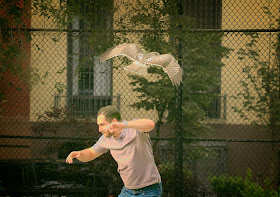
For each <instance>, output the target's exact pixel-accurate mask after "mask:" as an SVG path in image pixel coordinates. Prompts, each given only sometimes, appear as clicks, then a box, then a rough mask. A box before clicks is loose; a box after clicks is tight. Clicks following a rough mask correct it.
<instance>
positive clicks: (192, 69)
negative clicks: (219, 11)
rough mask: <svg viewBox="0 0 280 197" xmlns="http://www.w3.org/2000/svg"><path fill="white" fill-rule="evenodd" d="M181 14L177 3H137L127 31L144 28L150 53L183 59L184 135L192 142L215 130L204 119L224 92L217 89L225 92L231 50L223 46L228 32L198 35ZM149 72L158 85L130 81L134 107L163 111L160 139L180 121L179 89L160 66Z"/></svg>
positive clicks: (142, 38) (144, 40) (140, 79)
mask: <svg viewBox="0 0 280 197" xmlns="http://www.w3.org/2000/svg"><path fill="white" fill-rule="evenodd" d="M129 6H131V5H129ZM179 9H180V8H179ZM179 9H178V5H177V1H161V2H160V3H154V2H152V1H147V2H142V1H141V2H140V1H137V4H136V5H134V7H133V9H127V10H130V11H131V13H130V12H127V14H126V15H124V18H126V19H127V18H129V17H130V18H131V20H130V23H126V28H128V29H129V28H132V27H134V28H135V29H142V30H143V29H144V31H143V32H142V34H141V35H140V40H139V43H140V44H141V45H142V46H143V47H144V49H145V50H146V51H147V52H153V51H156V52H159V53H161V54H165V53H170V54H172V55H173V56H174V57H175V58H176V59H178V60H179V62H180V64H181V67H182V68H183V71H184V74H183V117H184V121H183V132H184V135H185V136H189V137H190V136H197V135H198V133H200V134H202V133H205V132H207V131H210V128H209V127H208V126H206V125H205V124H203V123H202V120H204V119H205V109H206V108H207V107H208V105H209V104H210V102H211V101H212V100H213V98H218V97H220V93H219V91H217V92H215V91H211V90H212V89H213V88H218V89H219V84H220V68H221V67H222V66H223V64H222V62H221V58H223V57H225V56H226V55H227V53H228V52H229V49H227V48H226V47H223V46H222V45H221V39H222V37H223V33H217V32H216V33H209V32H206V31H205V32H202V31H201V32H195V31H194V28H195V22H194V20H193V19H192V18H190V17H188V16H186V15H184V14H181V13H180V10H179ZM124 20H125V19H124ZM124 20H122V21H124ZM148 72H149V75H150V76H149V77H148V78H149V79H152V80H148V79H146V78H145V77H142V76H136V75H131V76H130V78H131V79H132V82H131V85H132V86H133V91H135V92H137V95H138V98H139V101H138V102H136V103H134V104H133V105H132V106H133V107H136V108H143V109H146V110H150V109H153V110H156V111H157V114H158V122H157V128H156V130H157V136H159V129H160V126H161V124H162V123H163V122H164V121H165V120H168V121H173V120H174V117H175V114H176V110H175V99H176V98H175V93H174V90H175V89H174V87H173V86H172V84H171V82H170V80H169V79H168V77H167V75H166V74H165V73H164V72H163V71H162V70H161V69H160V68H159V67H150V68H149V69H148ZM165 114H166V115H167V116H166V117H165V116H164V115H165Z"/></svg>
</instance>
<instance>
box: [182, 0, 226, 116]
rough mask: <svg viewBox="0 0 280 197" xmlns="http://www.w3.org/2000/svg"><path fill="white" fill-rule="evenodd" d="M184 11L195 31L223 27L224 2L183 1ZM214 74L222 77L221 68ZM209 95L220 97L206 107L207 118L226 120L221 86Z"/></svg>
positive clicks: (210, 91) (206, 0) (220, 0)
mask: <svg viewBox="0 0 280 197" xmlns="http://www.w3.org/2000/svg"><path fill="white" fill-rule="evenodd" d="M183 10H184V14H185V15H187V16H189V17H191V18H193V19H194V21H195V29H198V30H199V29H221V27H222V0H183ZM217 45H221V43H217ZM213 58H216V57H213ZM218 61H220V60H218ZM210 72H212V71H210ZM214 72H217V76H218V77H221V69H220V68H217V69H215V71H214ZM207 93H208V94H209V93H210V94H213V95H219V96H213V97H214V98H213V100H212V101H211V102H210V104H209V106H208V107H206V108H205V107H204V110H205V113H206V116H207V118H210V119H220V118H225V114H224V112H225V109H224V106H225V103H224V102H225V101H226V99H225V97H224V96H220V94H221V88H220V85H218V86H216V87H211V88H210V89H209V91H208V92H207Z"/></svg>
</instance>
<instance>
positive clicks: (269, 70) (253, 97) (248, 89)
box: [234, 8, 280, 139]
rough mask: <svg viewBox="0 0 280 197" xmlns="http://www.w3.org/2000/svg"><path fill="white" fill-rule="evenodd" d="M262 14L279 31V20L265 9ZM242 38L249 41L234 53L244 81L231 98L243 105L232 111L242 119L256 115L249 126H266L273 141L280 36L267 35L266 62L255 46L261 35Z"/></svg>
mask: <svg viewBox="0 0 280 197" xmlns="http://www.w3.org/2000/svg"><path fill="white" fill-rule="evenodd" d="M264 11H265V12H266V13H267V14H268V16H269V17H270V18H271V19H274V20H271V21H275V22H276V23H278V24H276V26H278V28H279V27H280V21H279V18H278V19H277V18H276V16H273V14H272V13H271V12H270V11H269V9H268V8H264ZM272 25H273V24H271V26H272ZM274 25H275V24H274ZM271 28H272V27H271ZM276 28H277V27H276ZM245 35H246V36H247V38H249V39H248V40H249V41H248V42H247V43H246V45H245V47H244V48H240V49H239V51H238V53H239V59H240V60H241V61H243V62H244V64H245V67H244V69H243V73H244V74H245V78H244V79H243V80H241V81H240V83H241V85H242V88H243V89H242V90H243V91H242V92H240V93H239V94H237V96H236V97H234V98H236V99H240V100H241V101H242V104H243V105H242V109H241V108H237V107H234V109H235V111H236V112H238V113H239V115H240V116H241V117H242V118H243V119H245V120H248V119H249V117H248V116H247V114H246V112H253V113H254V114H256V119H255V120H254V121H253V122H252V124H261V125H266V126H267V127H268V129H269V131H270V132H271V139H274V137H275V134H276V133H277V132H278V131H279V125H280V34H279V32H278V33H269V34H267V36H268V37H269V55H268V56H269V58H268V59H266V60H264V59H263V57H262V51H261V50H260V48H259V47H258V42H259V39H260V36H261V34H260V33H258V32H251V33H245ZM249 62H250V63H249Z"/></svg>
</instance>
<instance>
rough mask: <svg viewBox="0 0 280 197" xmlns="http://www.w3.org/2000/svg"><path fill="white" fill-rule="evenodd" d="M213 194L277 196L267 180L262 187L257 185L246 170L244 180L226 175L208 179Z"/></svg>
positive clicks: (233, 196) (250, 171)
mask: <svg viewBox="0 0 280 197" xmlns="http://www.w3.org/2000/svg"><path fill="white" fill-rule="evenodd" d="M210 182H211V185H212V187H213V192H215V193H216V194H217V196H218V197H223V196H226V197H235V196H246V197H276V196H279V195H280V193H279V191H276V190H275V189H273V187H272V184H271V181H270V180H269V178H266V179H265V180H264V184H263V185H264V186H261V185H259V184H258V183H255V182H254V181H253V175H252V170H250V169H249V170H248V171H247V173H246V177H245V179H243V178H242V177H239V176H236V177H231V176H227V175H221V176H218V177H217V176H213V177H211V178H210Z"/></svg>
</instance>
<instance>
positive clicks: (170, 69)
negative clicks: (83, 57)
mask: <svg viewBox="0 0 280 197" xmlns="http://www.w3.org/2000/svg"><path fill="white" fill-rule="evenodd" d="M120 55H123V56H126V57H128V58H129V59H131V60H132V61H133V62H132V64H130V65H128V66H126V67H124V69H125V70H128V71H131V72H134V73H137V74H143V75H146V74H147V66H148V65H155V66H160V67H162V68H163V70H164V71H165V72H166V73H167V74H168V76H169V78H170V80H171V82H172V84H173V85H175V86H177V85H180V82H181V81H182V73H183V72H182V69H181V67H180V65H179V64H178V61H177V60H176V59H175V58H174V57H173V56H172V55H170V54H159V53H157V52H151V53H146V52H145V50H143V49H141V47H140V46H139V45H137V44H121V45H117V46H115V47H112V48H110V49H108V50H107V51H106V52H105V53H103V54H102V55H101V56H100V59H101V61H106V60H108V59H111V58H113V57H116V56H120Z"/></svg>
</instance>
